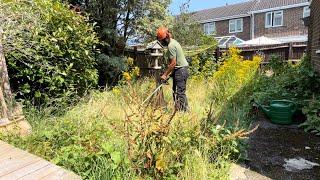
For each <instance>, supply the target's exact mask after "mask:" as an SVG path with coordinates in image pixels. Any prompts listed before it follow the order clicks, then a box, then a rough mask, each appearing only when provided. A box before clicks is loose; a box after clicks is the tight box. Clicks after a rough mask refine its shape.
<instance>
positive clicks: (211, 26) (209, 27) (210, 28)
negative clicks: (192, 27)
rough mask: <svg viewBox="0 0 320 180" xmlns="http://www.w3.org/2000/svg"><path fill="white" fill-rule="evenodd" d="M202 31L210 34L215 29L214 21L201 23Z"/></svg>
mask: <svg viewBox="0 0 320 180" xmlns="http://www.w3.org/2000/svg"><path fill="white" fill-rule="evenodd" d="M203 31H204V33H205V34H207V35H211V34H213V33H214V32H215V31H216V26H215V23H214V22H210V23H205V24H203Z"/></svg>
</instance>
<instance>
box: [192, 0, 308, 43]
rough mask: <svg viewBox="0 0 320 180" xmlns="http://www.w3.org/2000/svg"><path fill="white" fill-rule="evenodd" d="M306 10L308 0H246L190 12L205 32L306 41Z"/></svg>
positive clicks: (252, 37)
mask: <svg viewBox="0 0 320 180" xmlns="http://www.w3.org/2000/svg"><path fill="white" fill-rule="evenodd" d="M309 13H310V9H309V2H308V0H250V1H247V2H243V3H237V4H232V5H226V6H223V7H217V8H212V9H206V10H201V11H197V12H194V13H193V16H192V17H193V18H194V19H195V20H196V21H198V22H199V23H201V24H202V25H203V29H204V32H205V33H206V34H214V35H215V36H216V37H221V36H236V37H238V38H240V39H242V40H250V39H254V38H257V37H261V36H266V37H269V38H276V39H277V40H279V41H282V42H285V43H290V42H306V41H307V35H308V29H307V27H305V26H304V22H303V18H304V17H305V16H308V14H309Z"/></svg>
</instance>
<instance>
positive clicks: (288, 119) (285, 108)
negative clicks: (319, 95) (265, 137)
mask: <svg viewBox="0 0 320 180" xmlns="http://www.w3.org/2000/svg"><path fill="white" fill-rule="evenodd" d="M256 104H257V105H258V107H259V109H262V111H263V112H264V113H265V114H266V115H267V116H268V117H269V118H270V119H271V122H272V123H275V124H283V125H285V124H291V123H292V116H293V115H294V113H295V112H296V110H297V104H296V103H294V102H293V101H289V100H274V101H271V102H270V105H269V106H264V105H260V104H258V103H256Z"/></svg>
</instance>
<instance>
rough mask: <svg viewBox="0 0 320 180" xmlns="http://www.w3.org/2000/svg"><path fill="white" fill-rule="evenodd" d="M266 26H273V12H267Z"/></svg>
mask: <svg viewBox="0 0 320 180" xmlns="http://www.w3.org/2000/svg"><path fill="white" fill-rule="evenodd" d="M266 27H272V12H268V13H267V14H266Z"/></svg>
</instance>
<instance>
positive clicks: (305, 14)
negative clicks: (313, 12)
mask: <svg viewBox="0 0 320 180" xmlns="http://www.w3.org/2000/svg"><path fill="white" fill-rule="evenodd" d="M309 16H310V7H309V6H305V7H303V18H305V17H309Z"/></svg>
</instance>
